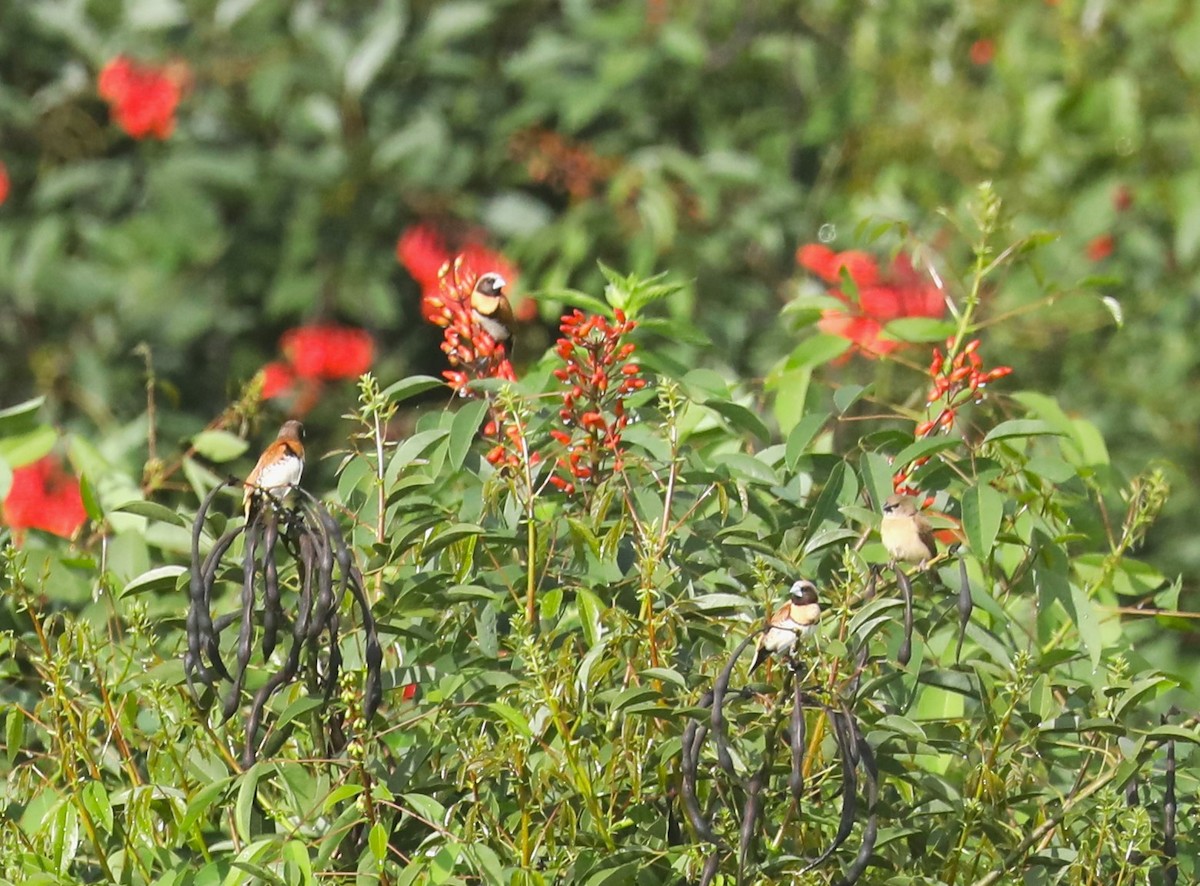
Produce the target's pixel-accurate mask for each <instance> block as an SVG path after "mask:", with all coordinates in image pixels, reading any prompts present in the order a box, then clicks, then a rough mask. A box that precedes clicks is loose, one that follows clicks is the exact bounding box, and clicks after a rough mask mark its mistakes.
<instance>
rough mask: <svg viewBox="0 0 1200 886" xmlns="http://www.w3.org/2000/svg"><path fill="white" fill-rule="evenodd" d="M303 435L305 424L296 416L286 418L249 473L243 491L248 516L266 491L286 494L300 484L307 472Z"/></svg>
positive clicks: (276, 496)
mask: <svg viewBox="0 0 1200 886" xmlns="http://www.w3.org/2000/svg"><path fill="white" fill-rule="evenodd" d="M303 437H304V425H302V424H300V422H298V421H296V420H295V419H291V420H289V421H285V422H284V423H283V426H282V427H281V428H280V429H279V435H278V436H277V437H276V438H275V440H274V442H272V443H271V445H270V446H268V447H267V448H266V449H264V450H263V454H262V455H260V456H259V457H258V464H256V465H255V466H254V470H252V471H251V472H250V475H249V476H248V477H246V482H245V490H244V492H243V501H244V505H245V513H246V519H247V520H249V519H250V517H251V514H252V513H254V511H255V507H254V505H255V503H256V502H258V501H259V500H261V498H262V496H263V495H264V494H265V495H269V496H271V497H273V498H282V497H283V496H284V495H286V494H287V490H288V489H290V488H291V487H293V486H297V485H299V483H300V475H301V474H303V473H304V444H303V443H302V442H300V441H301V439H302V438H303Z"/></svg>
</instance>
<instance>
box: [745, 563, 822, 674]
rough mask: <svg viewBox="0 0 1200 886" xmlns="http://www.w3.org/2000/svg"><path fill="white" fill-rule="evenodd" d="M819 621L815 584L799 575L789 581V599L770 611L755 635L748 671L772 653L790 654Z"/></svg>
mask: <svg viewBox="0 0 1200 886" xmlns="http://www.w3.org/2000/svg"><path fill="white" fill-rule="evenodd" d="M820 621H821V604H820V603H819V602H818V601H817V586H816V585H814V584H813V583H812V582H811V581H805V580H803V579H801V580H800V581H797V582H795V583H793V584H792V587H791V590H789V591H788V601H787V602H786V603H784V604H783V605H782V606H780V607H779V608H778V609H776V610H775V611H774V612H772V613H771V616H770V618H768V619H767V629H766V630H765V631H763V632H762V634H761V635H760V636H759V638H758V647H757V648H756V649H755V650H754V661H752V662H751V663H750V672H751V673H753V672H754V670H755V669H756V668H757V667H758V666H759V665H761V664H762V663H763V662H764V661H766V660H767V657H768V656H771V655H784V656H787V657H790V656H791V655H792V652H793V651H794V650H795V648H796V643H797V641H799V640H800V639H802V638H804V637H807V636H808V635H809V634H811V633H813V632H814V631H815V630H816V629H817V625H818V624H819V623H820Z"/></svg>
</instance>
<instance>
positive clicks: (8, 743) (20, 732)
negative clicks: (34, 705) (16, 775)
mask: <svg viewBox="0 0 1200 886" xmlns="http://www.w3.org/2000/svg"><path fill="white" fill-rule="evenodd" d="M24 745H25V712H24V711H23V710H21V706H20V705H16V704H14V705H12V706H11V707H10V708H9V709H8V716H6V717H5V718H4V755H5V759H6V760H7V761H8V766H9V768H10V769H11V768H12V764H13V761H14V760H15V759H17V754H19V753H21V750H22V748H23V747H24Z"/></svg>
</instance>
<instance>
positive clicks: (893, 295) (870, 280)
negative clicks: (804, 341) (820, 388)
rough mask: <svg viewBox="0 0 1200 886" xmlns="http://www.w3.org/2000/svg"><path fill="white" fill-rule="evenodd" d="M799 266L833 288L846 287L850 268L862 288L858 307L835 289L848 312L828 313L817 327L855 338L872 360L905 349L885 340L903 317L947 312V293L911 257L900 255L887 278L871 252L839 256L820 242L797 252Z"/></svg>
mask: <svg viewBox="0 0 1200 886" xmlns="http://www.w3.org/2000/svg"><path fill="white" fill-rule="evenodd" d="M796 261H797V262H798V263H799V264H800V266H801V267H803V268H807V269H808V270H810V271H812V272H813V273H814V274H816V275H817V276H818V277H820V278H821V279H822V280H824V281H826V282H827V283H838V282H840V280H841V272H842V269H843V268H845V270H846V273H847V274H849V276H850V279H851V280H852V281H854V285H855V286H856V287H857V288H858V302H857V303H854V302H852V301H851V299H850V298H849V297H847V296H846V295H845V294H844V293H842V292H841V291H840V290H837V289H833V290H831V294H832V295H833V296H835V297H836V298H838V299H839V300H840V301H842V302H843V303H844V304H845V305H846V309H845V310H843V309H841V308H833V309H830V310H827V311H825V312H824V314H823V315H822V317H821V320H820V321H819V322H818V323H817V328H818V329H820V330H821V331H822V332H826V333H829V334H831V335H837V336H840V337H842V338H846V339H849V340H850V341H852V342H854V344H855V346H856V347H857V348H858V349H859V350H860V351H861V352H862V353H864V354H866V355H867V356H868V357H882V356H883V355H885V354H889V353H891V352H892V351H894V350H895V349H896V348H898V347H900V345H901V342H898V341H891V340H888V339H885V338H883V337H882V336H881V333H882V332H883V327H884V325H885V324H887V323H888V322H890V321H892V320H898V319H900V318H901V317H932V318H938V317H941V316H942V314H944V313H945V311H946V300H945V298H944V297H943V296H942V293H941V290H939V289H938V288H937V287H936V286H934V285H933V284H932V283H930V282H928V281H926V280H924V279H922V278H921V276H920V275H919V274H917V272H916V271H915V270H914V269H913V266H912V262H910V261H909V260H908V257H907V256H904V255H899V256H897V257H896V259H895V261H893V262H892V267H891V268H890V269H889V271H888V273H887V274H886V275H885V274H883V273H882V272H881V271H880V269H879V265H878V264H877V263H876V261H875V259H874V258H872V257H871V256H869V255H867V254H866V253H865V252H858V251H856V250H850V251H847V252H834V251H833V250H832V249H830V248H829V247H828V246H823V245H821V244H819V243H809V244H807V245H805V246H801V247H800V248H799V249H798V250H796Z"/></svg>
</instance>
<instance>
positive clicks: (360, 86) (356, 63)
mask: <svg viewBox="0 0 1200 886" xmlns="http://www.w3.org/2000/svg"><path fill="white" fill-rule="evenodd" d="M405 18H406V16H405V13H404V7H402V6H401V4H400V2H399V0H386V2H384V3H381V4H380V5H379V6H378V7H377V8H376V10H375V12H374V14H373V15H372V16H371V18H370V20H369V21H368V22H367V23H366V26H365V27H364V29H363V31H364V33H365V34H366V37H364V38H363V40H362V42H361V43H359V44H358V46H356V47H355V48H354V51H353V52H351V53H350V57H349V58H348V59H347V60H346V70H345V77H344V81H345V84H346V92H347V94H348V95H352V96H360V95H362V94H363V92H364V91H365V90H366V88H367V87H368V86H370V85H371V82H372V81H373V80H374V79H375V77H376V76H377V75H378V74H379V71H380V69H382V68H383V66H384V64H385V63H386V62H387V61H388V59H389V58H391V57H392V55H393V51H394V50H395V48H396V45H397V44H398V43H399V42H400V38H401V37H402V36H403V34H404V26H405Z"/></svg>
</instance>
